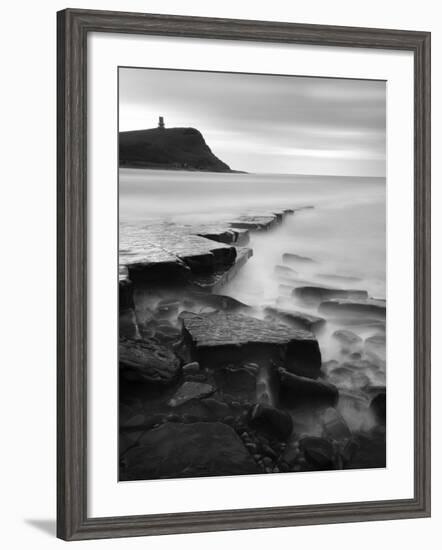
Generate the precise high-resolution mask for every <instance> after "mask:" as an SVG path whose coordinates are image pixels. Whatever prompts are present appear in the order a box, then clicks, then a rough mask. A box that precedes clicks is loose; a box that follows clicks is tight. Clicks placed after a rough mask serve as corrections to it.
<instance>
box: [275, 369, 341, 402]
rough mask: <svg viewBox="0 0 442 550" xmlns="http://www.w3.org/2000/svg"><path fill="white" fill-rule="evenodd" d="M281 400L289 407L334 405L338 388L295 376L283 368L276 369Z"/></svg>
mask: <svg viewBox="0 0 442 550" xmlns="http://www.w3.org/2000/svg"><path fill="white" fill-rule="evenodd" d="M278 373H279V379H280V397H281V402H282V403H284V404H285V405H286V406H288V407H290V408H297V407H305V406H308V407H317V408H325V407H334V406H335V405H336V403H337V402H338V397H339V394H338V390H337V389H336V387H335V386H333V385H332V384H329V383H327V382H323V381H320V380H312V379H310V378H306V377H304V376H297V375H296V374H292V373H291V372H287V371H286V370H285V369H282V368H280V369H278Z"/></svg>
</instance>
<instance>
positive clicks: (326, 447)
mask: <svg viewBox="0 0 442 550" xmlns="http://www.w3.org/2000/svg"><path fill="white" fill-rule="evenodd" d="M299 446H300V448H301V450H302V451H303V452H304V455H305V458H306V459H307V461H308V462H309V463H310V464H312V465H313V466H315V467H317V468H321V469H331V468H333V465H334V455H335V452H334V448H333V445H332V444H331V443H330V441H327V439H323V438H322V437H304V438H302V439H301V440H300V441H299Z"/></svg>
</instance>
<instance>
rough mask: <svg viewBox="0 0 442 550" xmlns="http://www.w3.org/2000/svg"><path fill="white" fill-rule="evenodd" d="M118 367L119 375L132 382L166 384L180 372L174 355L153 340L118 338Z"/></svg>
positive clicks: (178, 363)
mask: <svg viewBox="0 0 442 550" xmlns="http://www.w3.org/2000/svg"><path fill="white" fill-rule="evenodd" d="M119 365H120V375H121V376H122V377H123V378H125V379H126V380H128V381H133V382H144V383H153V384H167V383H170V382H172V381H173V380H174V379H175V378H176V377H177V376H178V374H179V372H180V362H179V360H178V358H177V357H176V355H175V354H174V353H173V352H172V351H171V350H170V349H168V348H166V347H165V346H163V345H161V344H159V343H158V342H154V341H153V340H151V341H147V340H135V339H133V338H120V344H119Z"/></svg>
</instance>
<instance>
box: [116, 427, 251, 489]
mask: <svg viewBox="0 0 442 550" xmlns="http://www.w3.org/2000/svg"><path fill="white" fill-rule="evenodd" d="M258 472H259V468H258V466H257V464H256V463H255V461H254V459H253V457H252V456H251V455H250V453H249V451H248V450H247V448H246V447H245V446H244V444H243V442H242V441H241V439H240V438H239V437H238V435H237V434H236V433H235V431H234V430H233V428H231V427H230V426H228V425H226V424H222V423H219V422H213V423H211V422H194V423H190V424H180V423H167V424H163V425H162V426H160V427H159V428H157V429H153V430H150V431H148V432H146V433H145V434H144V435H143V436H141V438H140V439H139V440H138V444H137V446H136V447H134V448H133V449H131V450H129V451H128V452H127V453H126V455H125V456H124V460H123V467H122V468H121V470H120V479H121V480H122V481H127V480H136V479H161V478H175V477H200V476H214V475H237V474H256V473H258Z"/></svg>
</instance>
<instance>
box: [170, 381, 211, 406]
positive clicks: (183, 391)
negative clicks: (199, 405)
mask: <svg viewBox="0 0 442 550" xmlns="http://www.w3.org/2000/svg"><path fill="white" fill-rule="evenodd" d="M215 390H216V388H214V387H213V386H212V385H210V384H204V383H201V382H184V384H183V385H182V386H180V387H179V388H178V390H177V392H176V393H175V395H174V396H173V397H172V399H171V400H170V401H169V403H168V405H169V407H179V406H180V405H183V404H184V403H187V402H188V401H191V400H192V399H203V398H204V397H208V396H209V395H212V393H214V392H215Z"/></svg>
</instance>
